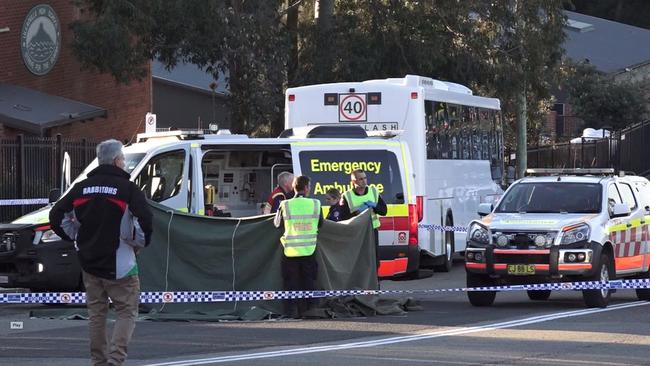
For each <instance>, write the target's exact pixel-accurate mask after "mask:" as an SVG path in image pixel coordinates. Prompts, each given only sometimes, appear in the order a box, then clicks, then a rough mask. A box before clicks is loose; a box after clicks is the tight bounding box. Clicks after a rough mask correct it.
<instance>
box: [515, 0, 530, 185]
mask: <svg viewBox="0 0 650 366" xmlns="http://www.w3.org/2000/svg"><path fill="white" fill-rule="evenodd" d="M523 6H525V4H523V2H522V1H517V0H515V2H514V9H513V10H514V13H515V14H514V15H515V16H516V17H517V28H516V29H517V37H518V38H519V47H518V50H519V56H520V57H519V75H518V76H519V82H518V83H517V85H518V87H519V91H518V93H517V99H516V100H517V178H522V177H523V176H524V175H525V174H526V168H527V167H528V145H527V144H528V141H527V140H528V139H527V134H528V128H527V125H528V118H527V116H528V108H527V105H526V103H527V100H526V60H527V57H526V54H525V52H526V49H525V47H524V46H525V45H524V34H525V29H526V23H525V21H524V16H523V14H520V13H523V12H524V11H523V10H522V7H523Z"/></svg>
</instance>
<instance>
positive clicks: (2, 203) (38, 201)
mask: <svg viewBox="0 0 650 366" xmlns="http://www.w3.org/2000/svg"><path fill="white" fill-rule="evenodd" d="M48 203H50V201H49V200H48V199H47V198H25V199H11V200H0V206H21V205H41V204H43V205H47V204H48Z"/></svg>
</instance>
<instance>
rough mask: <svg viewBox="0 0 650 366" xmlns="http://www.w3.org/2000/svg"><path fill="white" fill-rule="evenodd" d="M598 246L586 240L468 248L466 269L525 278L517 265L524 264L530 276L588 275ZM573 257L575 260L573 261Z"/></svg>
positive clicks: (500, 275) (471, 271) (466, 251)
mask: <svg viewBox="0 0 650 366" xmlns="http://www.w3.org/2000/svg"><path fill="white" fill-rule="evenodd" d="M595 246H596V244H595V243H584V245H580V246H573V245H572V246H571V247H559V246H553V247H551V248H549V249H500V248H497V247H495V246H494V245H490V246H486V247H483V248H478V247H468V248H467V249H466V250H465V268H466V270H467V272H470V273H483V274H489V275H493V276H497V277H503V276H513V277H514V276H516V277H524V276H526V275H523V274H518V273H516V272H517V271H516V269H517V266H520V265H524V266H526V268H527V270H528V274H527V275H534V276H550V277H562V276H565V275H566V276H585V275H589V274H590V273H591V272H592V270H593V261H594V258H596V257H595V256H594V254H598V253H596V252H597V251H598V252H599V250H598V249H597V248H596V247H595ZM573 257H575V259H574V260H573V261H572V260H571V259H572V258H573ZM578 258H583V259H582V260H578ZM519 268H521V267H519Z"/></svg>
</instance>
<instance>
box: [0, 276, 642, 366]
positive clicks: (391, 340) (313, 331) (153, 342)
mask: <svg viewBox="0 0 650 366" xmlns="http://www.w3.org/2000/svg"><path fill="white" fill-rule="evenodd" d="M464 279H465V275H464V270H463V268H462V265H461V264H460V263H458V264H456V266H455V267H454V269H453V271H452V272H451V273H448V274H445V273H436V274H435V275H434V276H433V277H430V278H426V279H421V280H417V281H404V282H393V281H383V282H382V289H406V288H409V289H427V288H451V287H462V286H464ZM419 299H420V301H421V304H422V306H423V310H422V311H414V312H410V313H408V314H406V315H402V316H377V317H370V318H355V319H341V320H281V321H264V322H221V323H204V322H148V321H141V322H138V324H137V326H136V330H135V334H134V338H133V341H132V342H131V344H130V347H129V359H128V361H127V363H126V364H127V365H159V366H162V365H166V366H172V365H173V366H181V365H197V364H205V365H208V364H218V363H219V364H221V363H230V364H234V363H238V364H241V365H265V366H268V365H276V364H277V365H304V364H310V365H338V364H344V365H346V366H353V365H367V364H372V365H421V364H432V365H572V366H582V365H603V366H613V365H650V357H649V356H650V327H648V324H650V315H649V314H650V306H649V305H650V302H639V301H637V299H636V296H635V294H634V291H631V290H624V291H619V292H617V293H616V294H614V295H613V298H612V300H613V301H612V303H611V305H610V307H608V308H607V309H587V308H585V307H584V304H583V302H582V296H581V293H580V292H554V293H553V294H552V295H551V298H550V300H548V301H541V302H533V301H530V300H528V298H527V296H526V294H525V293H499V294H498V295H497V300H496V303H495V305H494V306H492V307H489V308H475V307H472V306H471V305H469V303H468V301H467V299H466V295H465V294H463V293H445V294H437V295H432V296H427V297H420V298H419ZM40 307H42V306H40V305H39V306H34V305H0V365H44V364H47V365H48V366H57V365H70V366H74V365H88V364H90V363H89V361H88V357H87V354H88V343H87V324H86V321H84V320H44V319H29V318H28V311H29V310H30V309H34V308H40ZM12 321H22V322H23V329H21V330H15V329H14V330H12V329H10V322H12Z"/></svg>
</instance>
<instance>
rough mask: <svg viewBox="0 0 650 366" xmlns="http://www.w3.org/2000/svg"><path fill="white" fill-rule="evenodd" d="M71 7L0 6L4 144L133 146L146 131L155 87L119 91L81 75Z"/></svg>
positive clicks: (110, 82) (145, 84)
mask: <svg viewBox="0 0 650 366" xmlns="http://www.w3.org/2000/svg"><path fill="white" fill-rule="evenodd" d="M80 17H81V13H80V11H79V9H78V8H77V7H75V6H74V5H73V2H72V1H70V0H50V1H47V2H45V1H43V0H38V1H33V0H22V1H11V0H0V49H1V50H2V52H0V138H2V137H13V136H16V135H17V134H25V135H38V136H53V135H55V134H57V133H60V134H62V135H63V136H64V137H67V138H75V139H80V138H88V139H93V140H99V139H106V138H117V139H120V140H130V139H131V138H132V137H133V136H134V134H135V133H137V132H143V131H144V122H143V121H144V116H145V114H146V113H147V112H149V111H151V109H152V90H151V89H152V80H151V75H148V76H147V77H146V78H145V79H144V80H143V81H142V82H136V81H134V82H131V83H130V84H128V85H124V84H118V83H117V82H115V80H114V79H113V77H112V76H111V75H109V74H100V73H98V72H97V71H91V70H82V69H81V64H80V63H79V62H78V61H77V60H76V58H75V57H74V55H73V52H72V48H71V46H70V44H71V42H72V40H73V33H72V31H71V30H70V29H69V24H70V23H71V22H73V21H75V20H78V19H80Z"/></svg>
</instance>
